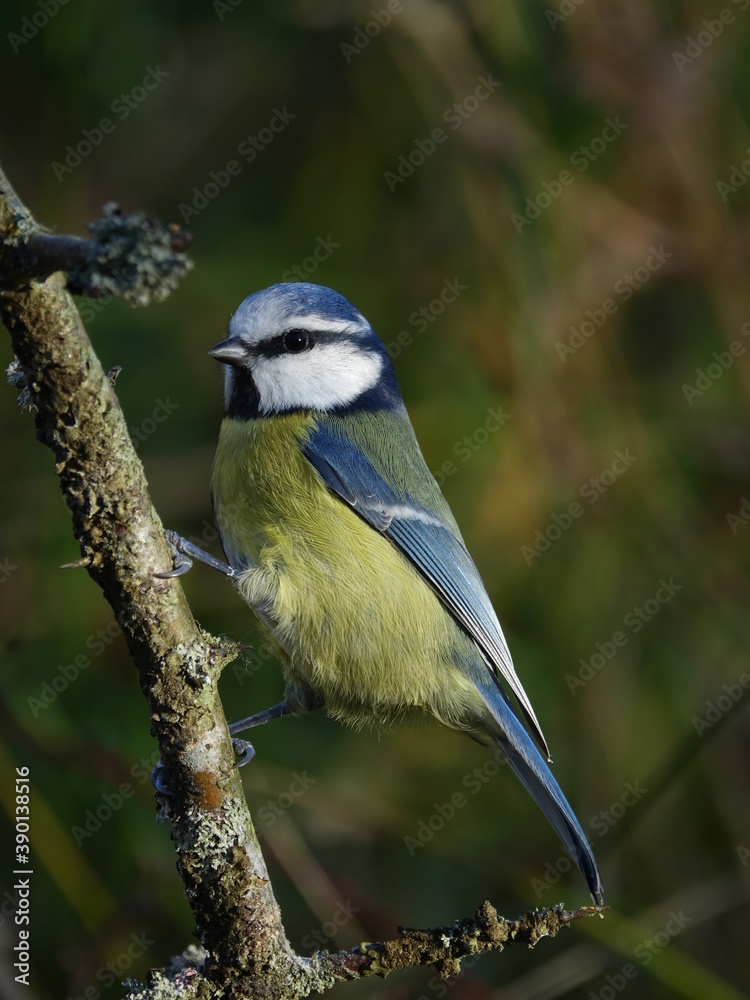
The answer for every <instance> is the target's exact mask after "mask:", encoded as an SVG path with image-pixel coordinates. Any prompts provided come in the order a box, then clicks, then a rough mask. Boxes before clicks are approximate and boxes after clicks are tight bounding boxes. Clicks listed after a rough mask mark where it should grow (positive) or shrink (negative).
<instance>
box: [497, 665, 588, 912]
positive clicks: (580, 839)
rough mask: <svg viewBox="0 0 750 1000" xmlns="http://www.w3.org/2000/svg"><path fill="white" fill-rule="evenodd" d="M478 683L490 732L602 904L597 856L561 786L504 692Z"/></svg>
mask: <svg viewBox="0 0 750 1000" xmlns="http://www.w3.org/2000/svg"><path fill="white" fill-rule="evenodd" d="M477 686H478V687H479V690H480V693H481V695H482V698H483V699H484V702H485V704H486V705H487V707H488V709H489V710H490V712H491V713H492V717H493V720H494V721H495V723H496V725H497V728H496V729H495V728H494V727H493V731H492V733H491V735H492V736H493V737H494V739H495V740H496V741H497V743H498V745H499V747H500V749H501V750H502V751H503V753H504V754H505V756H506V758H507V760H508V763H509V764H510V766H511V768H512V769H513V771H514V772H515V774H516V775H517V776H518V778H519V779H520V781H521V782H522V784H523V785H524V787H525V788H526V789H527V791H528V792H529V794H530V795H531V797H532V798H533V799H534V801H535V802H536V804H537V805H538V806H539V808H540V809H541V810H542V812H543V813H544V815H545V816H546V817H547V819H548V820H549V822H550V823H551V824H552V826H553V828H554V830H555V832H556V833H557V835H558V836H559V838H560V840H561V841H562V842H563V844H564V846H565V848H566V850H567V851H568V852H569V854H570V855H571V857H572V858H573V860H574V861H575V862H576V864H577V865H578V867H579V868H580V870H581V874H582V875H583V877H584V878H585V880H586V884H587V885H588V887H589V892H590V893H591V896H592V898H593V900H594V902H595V903H596V904H597V905H601V903H602V896H603V892H604V888H603V886H602V880H601V876H600V874H599V868H598V867H597V864H596V859H595V858H594V854H593V852H592V850H591V847H590V846H589V842H588V839H587V838H586V834H585V833H584V832H583V830H582V828H581V824H580V823H579V822H578V820H577V819H576V816H575V813H574V812H573V810H572V809H571V807H570V806H569V805H568V801H567V799H566V798H565V796H564V795H563V793H562V790H561V788H560V786H559V785H558V784H557V782H556V781H555V779H554V777H553V776H552V772H551V771H550V769H549V767H548V766H547V764H546V762H545V761H544V759H543V757H542V755H541V754H540V753H539V751H538V750H537V748H536V746H535V744H534V743H533V742H532V740H531V737H530V736H529V735H528V733H527V732H526V730H525V729H524V728H523V726H522V725H521V723H520V722H519V720H518V718H517V717H516V714H515V712H514V711H513V709H512V708H511V706H510V704H509V703H508V700H507V697H506V696H505V692H503V691H502V690H501V689H500V688H499V687H496V686H495V685H493V684H492V683H491V682H490V684H487V685H485V684H481V686H480V685H477Z"/></svg>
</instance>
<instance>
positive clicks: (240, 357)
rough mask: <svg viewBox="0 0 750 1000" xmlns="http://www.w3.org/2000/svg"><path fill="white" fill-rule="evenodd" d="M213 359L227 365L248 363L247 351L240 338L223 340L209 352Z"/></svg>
mask: <svg viewBox="0 0 750 1000" xmlns="http://www.w3.org/2000/svg"><path fill="white" fill-rule="evenodd" d="M208 353H209V355H210V356H211V357H212V358H215V359H216V360H217V361H221V362H222V364H225V365H242V364H245V362H246V361H247V350H246V349H245V345H244V344H243V343H242V341H241V340H240V338H239V337H230V338H229V339H228V340H222V342H221V343H220V344H217V345H216V347H212V348H211V350H210V351H209V352H208Z"/></svg>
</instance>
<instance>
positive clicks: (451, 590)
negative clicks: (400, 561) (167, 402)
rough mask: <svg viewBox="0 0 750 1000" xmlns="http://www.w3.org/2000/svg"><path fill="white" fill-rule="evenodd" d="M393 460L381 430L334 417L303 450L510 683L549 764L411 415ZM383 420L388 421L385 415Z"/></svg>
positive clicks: (400, 428)
mask: <svg viewBox="0 0 750 1000" xmlns="http://www.w3.org/2000/svg"><path fill="white" fill-rule="evenodd" d="M389 417H390V418H391V420H390V424H391V426H390V428H389V430H393V431H394V432H395V437H394V436H393V435H391V436H390V438H389V439H390V442H391V443H390V449H391V454H389V455H384V451H383V445H384V441H383V437H382V434H380V435H379V434H378V433H377V428H376V424H374V423H372V422H370V421H369V420H365V419H364V418H363V419H362V420H361V421H359V422H358V421H357V417H356V416H350V417H347V418H336V417H331V416H330V415H329V416H327V417H326V418H325V419H324V420H321V421H319V422H318V423H317V425H316V427H315V429H314V430H313V431H312V433H311V435H310V437H309V438H308V439H307V440H306V441H305V442H302V450H303V452H304V454H305V456H306V458H307V459H308V461H309V462H310V463H311V464H312V465H313V467H314V468H315V469H316V470H317V472H318V473H319V475H320V476H321V477H322V479H323V481H324V482H325V484H326V485H327V486H328V488H329V489H330V490H332V491H333V492H334V493H336V494H337V495H338V496H339V497H340V498H341V499H342V500H344V501H345V502H346V503H348V504H349V505H350V506H351V507H352V508H353V509H354V510H355V511H356V512H357V513H358V514H359V515H360V517H362V518H363V519H364V520H365V521H367V522H368V524H370V525H372V527H373V528H375V529H376V530H377V531H380V532H382V533H383V534H384V535H385V537H386V538H388V539H389V540H390V541H391V542H393V544H394V545H396V546H397V547H398V548H399V549H400V550H401V551H402V552H403V553H404V555H405V556H406V557H407V558H408V559H409V560H410V561H411V562H412V563H413V565H414V566H415V567H416V569H417V570H418V571H419V572H420V573H421V574H422V576H423V577H424V578H425V579H426V580H427V582H428V583H429V584H430V586H431V587H432V588H433V590H434V591H435V593H436V594H437V595H438V597H439V598H440V600H441V601H442V602H443V604H444V605H445V607H446V608H447V609H448V611H449V612H450V613H451V615H453V617H454V618H455V619H456V621H458V622H459V624H460V625H461V626H463V628H464V629H465V630H466V631H467V632H468V634H469V635H470V636H471V638H472V639H473V640H474V642H475V643H476V645H477V647H478V648H479V650H480V652H481V654H482V656H483V658H484V660H485V663H486V664H487V666H488V667H489V668H490V670H491V672H492V675H493V677H494V678H495V679H496V680H498V675H500V676H501V677H502V678H503V679H504V680H505V681H506V682H507V684H508V685H509V687H510V689H511V691H512V692H513V695H514V696H515V698H516V701H517V702H518V705H519V706H520V708H521V710H522V713H523V715H524V717H525V718H526V720H527V722H528V724H529V726H530V727H531V730H532V732H533V733H534V736H535V737H536V739H537V741H538V742H539V745H540V747H541V748H542V750H543V751H544V753H545V754H546V755H547V757H548V758H549V750H548V748H547V742H546V740H545V739H544V735H543V734H542V731H541V728H540V726H539V723H538V722H537V718H536V715H535V714H534V710H533V708H532V707H531V703H530V701H529V699H528V697H527V695H526V692H525V691H524V689H523V686H522V685H521V682H520V680H519V679H518V676H517V674H516V671H515V668H514V667H513V661H512V660H511V656H510V652H509V650H508V646H507V643H506V642H505V636H504V635H503V630H502V628H501V627H500V622H499V621H498V620H497V616H496V614H495V612H494V610H493V607H492V605H491V603H490V599H489V597H488V596H487V593H486V591H485V589H484V585H483V583H482V580H481V578H480V576H479V572H478V570H477V568H476V566H475V565H474V563H473V561H472V558H471V556H470V555H469V553H468V551H467V550H466V547H465V545H464V543H463V540H462V538H461V535H460V533H459V530H458V527H457V526H456V523H455V521H454V520H453V515H452V514H451V513H450V509H449V508H448V505H447V504H446V502H445V499H444V498H443V496H442V494H441V493H440V490H439V489H438V486H437V483H436V482H435V480H434V479H433V477H432V473H431V472H430V471H429V469H428V467H427V464H426V463H425V461H424V458H423V457H422V453H421V452H420V450H419V445H418V444H417V440H416V437H415V436H414V432H413V430H412V427H411V424H410V422H409V419H408V417H407V416H406V413H405V411H402V412H401V413H397V414H393V413H391V414H389ZM380 419H381V420H382V419H383V415H381V416H380Z"/></svg>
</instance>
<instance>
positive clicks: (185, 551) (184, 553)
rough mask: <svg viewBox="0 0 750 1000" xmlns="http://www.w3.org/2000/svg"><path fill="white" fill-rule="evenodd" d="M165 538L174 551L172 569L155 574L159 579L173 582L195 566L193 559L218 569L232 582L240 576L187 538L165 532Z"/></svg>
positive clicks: (172, 532)
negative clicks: (172, 580)
mask: <svg viewBox="0 0 750 1000" xmlns="http://www.w3.org/2000/svg"><path fill="white" fill-rule="evenodd" d="M164 537H165V538H166V540H167V545H168V546H169V548H170V549H171V551H172V569H170V570H166V571H165V572H164V573H154V576H155V577H156V578H157V579H159V580H171V579H173V578H174V577H176V576H182V575H183V573H187V571H188V570H189V569H190V567H191V566H192V565H193V562H192V561H193V559H197V560H198V562H202V563H205V564H206V566H210V567H211V568H212V569H218V571H219V572H220V573H223V574H224V575H225V576H228V577H229V578H230V580H234V579H235V578H236V577H238V576H239V573H238V572H237V571H236V570H234V569H232V567H231V566H228V565H227V563H225V562H222V561H221V559H217V558H216V557H215V556H212V555H210V554H209V553H208V552H204V551H203V549H201V548H199V547H198V546H197V545H193V543H192V542H189V541H188V540H187V538H183V537H182V535H178V534H177V532H176V531H165V532H164Z"/></svg>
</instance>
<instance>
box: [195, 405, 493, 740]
mask: <svg viewBox="0 0 750 1000" xmlns="http://www.w3.org/2000/svg"><path fill="white" fill-rule="evenodd" d="M313 423H314V418H313V417H310V416H304V415H299V414H292V415H287V416H282V417H274V418H272V419H266V420H263V419H260V420H255V421H243V422H240V421H235V420H228V419H225V420H224V423H223V424H222V429H221V435H220V439H219V448H218V451H217V455H216V461H215V465H214V472H213V478H212V494H213V500H214V510H215V516H216V520H217V524H218V526H219V530H220V531H221V535H222V539H223V542H224V547H225V550H226V552H227V556H228V558H229V559H230V561H231V562H235V561H236V559H237V556H238V555H239V554H243V555H244V556H246V557H247V559H248V562H249V563H251V564H252V565H251V566H250V568H248V569H247V570H246V571H245V572H244V573H243V576H242V578H241V580H240V583H239V588H240V590H241V592H242V594H243V596H244V597H245V599H246V600H247V601H248V603H249V604H250V605H251V606H252V607H255V608H258V609H260V610H261V613H262V618H263V620H264V623H265V624H266V626H267V627H268V628H269V630H270V632H271V634H272V635H273V637H274V639H275V640H276V641H277V642H278V643H279V645H280V646H281V647H282V649H283V650H284V651H285V654H286V655H285V657H284V659H285V660H286V663H285V671H286V677H287V683H288V696H289V699H290V701H291V702H292V703H294V702H295V697H297V696H298V697H297V700H298V701H299V699H303V698H304V696H303V692H304V691H305V690H309V689H312V691H314V692H316V693H317V694H318V695H319V696H321V697H322V699H323V701H324V702H325V704H326V706H327V708H328V711H329V712H330V713H331V714H332V715H334V716H336V717H338V718H341V719H342V720H343V721H347V722H352V723H355V724H358V723H362V722H366V721H376V722H380V723H385V724H387V723H388V722H390V721H392V720H393V719H396V718H398V717H401V716H403V715H405V714H407V713H409V712H410V711H412V710H414V709H425V710H427V711H429V712H431V713H432V714H433V715H435V716H437V717H438V718H439V719H440V720H441V721H443V722H445V723H446V724H448V725H452V726H455V727H457V728H462V729H464V728H473V726H472V724H471V723H472V721H473V720H476V719H477V717H478V716H479V715H481V714H483V707H484V706H483V703H482V701H481V698H480V697H479V694H478V692H477V690H476V688H475V687H474V685H473V684H472V683H471V681H470V680H469V678H468V677H467V676H466V674H465V673H464V672H463V671H462V670H461V669H460V663H462V662H464V663H466V662H468V661H470V660H472V659H476V658H477V657H478V653H477V651H476V649H475V647H474V646H473V644H472V643H471V641H470V640H469V639H468V637H467V636H466V635H465V633H464V632H463V631H462V630H461V629H460V628H459V627H458V626H457V625H456V623H455V622H454V621H453V619H452V618H451V617H450V615H448V613H447V612H446V611H445V609H444V608H443V606H442V604H441V603H440V602H439V601H438V599H437V598H436V596H435V595H434V593H433V591H432V589H431V588H430V587H429V586H428V585H427V584H426V583H425V582H424V581H423V579H422V578H421V577H420V576H419V574H418V573H417V572H416V570H415V569H414V568H413V567H412V565H411V563H409V561H408V560H407V559H406V558H405V557H404V556H403V555H402V554H401V553H400V552H399V551H398V550H397V549H396V548H395V546H393V545H392V544H391V543H390V542H389V541H388V540H387V539H386V538H385V537H384V536H382V535H381V534H380V533H379V532H377V531H376V530H375V529H373V528H372V527H370V526H369V525H368V524H366V523H365V522H364V521H363V520H362V519H361V518H360V517H359V516H358V515H357V514H355V513H354V512H353V510H351V509H350V508H349V507H348V506H347V505H346V504H345V503H344V502H342V501H341V500H340V499H339V498H338V497H335V496H334V495H332V494H331V493H330V492H329V490H328V489H327V488H326V487H325V485H324V484H323V482H322V480H321V479H320V477H319V476H318V474H317V473H316V472H315V470H314V469H313V467H312V466H311V465H310V464H309V463H308V462H307V460H306V459H305V458H304V456H303V455H302V453H301V451H300V448H299V444H298V441H299V439H300V437H301V436H304V435H305V433H306V431H308V430H309V428H310V427H311V426H312V425H313ZM300 707H301V706H300Z"/></svg>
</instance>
